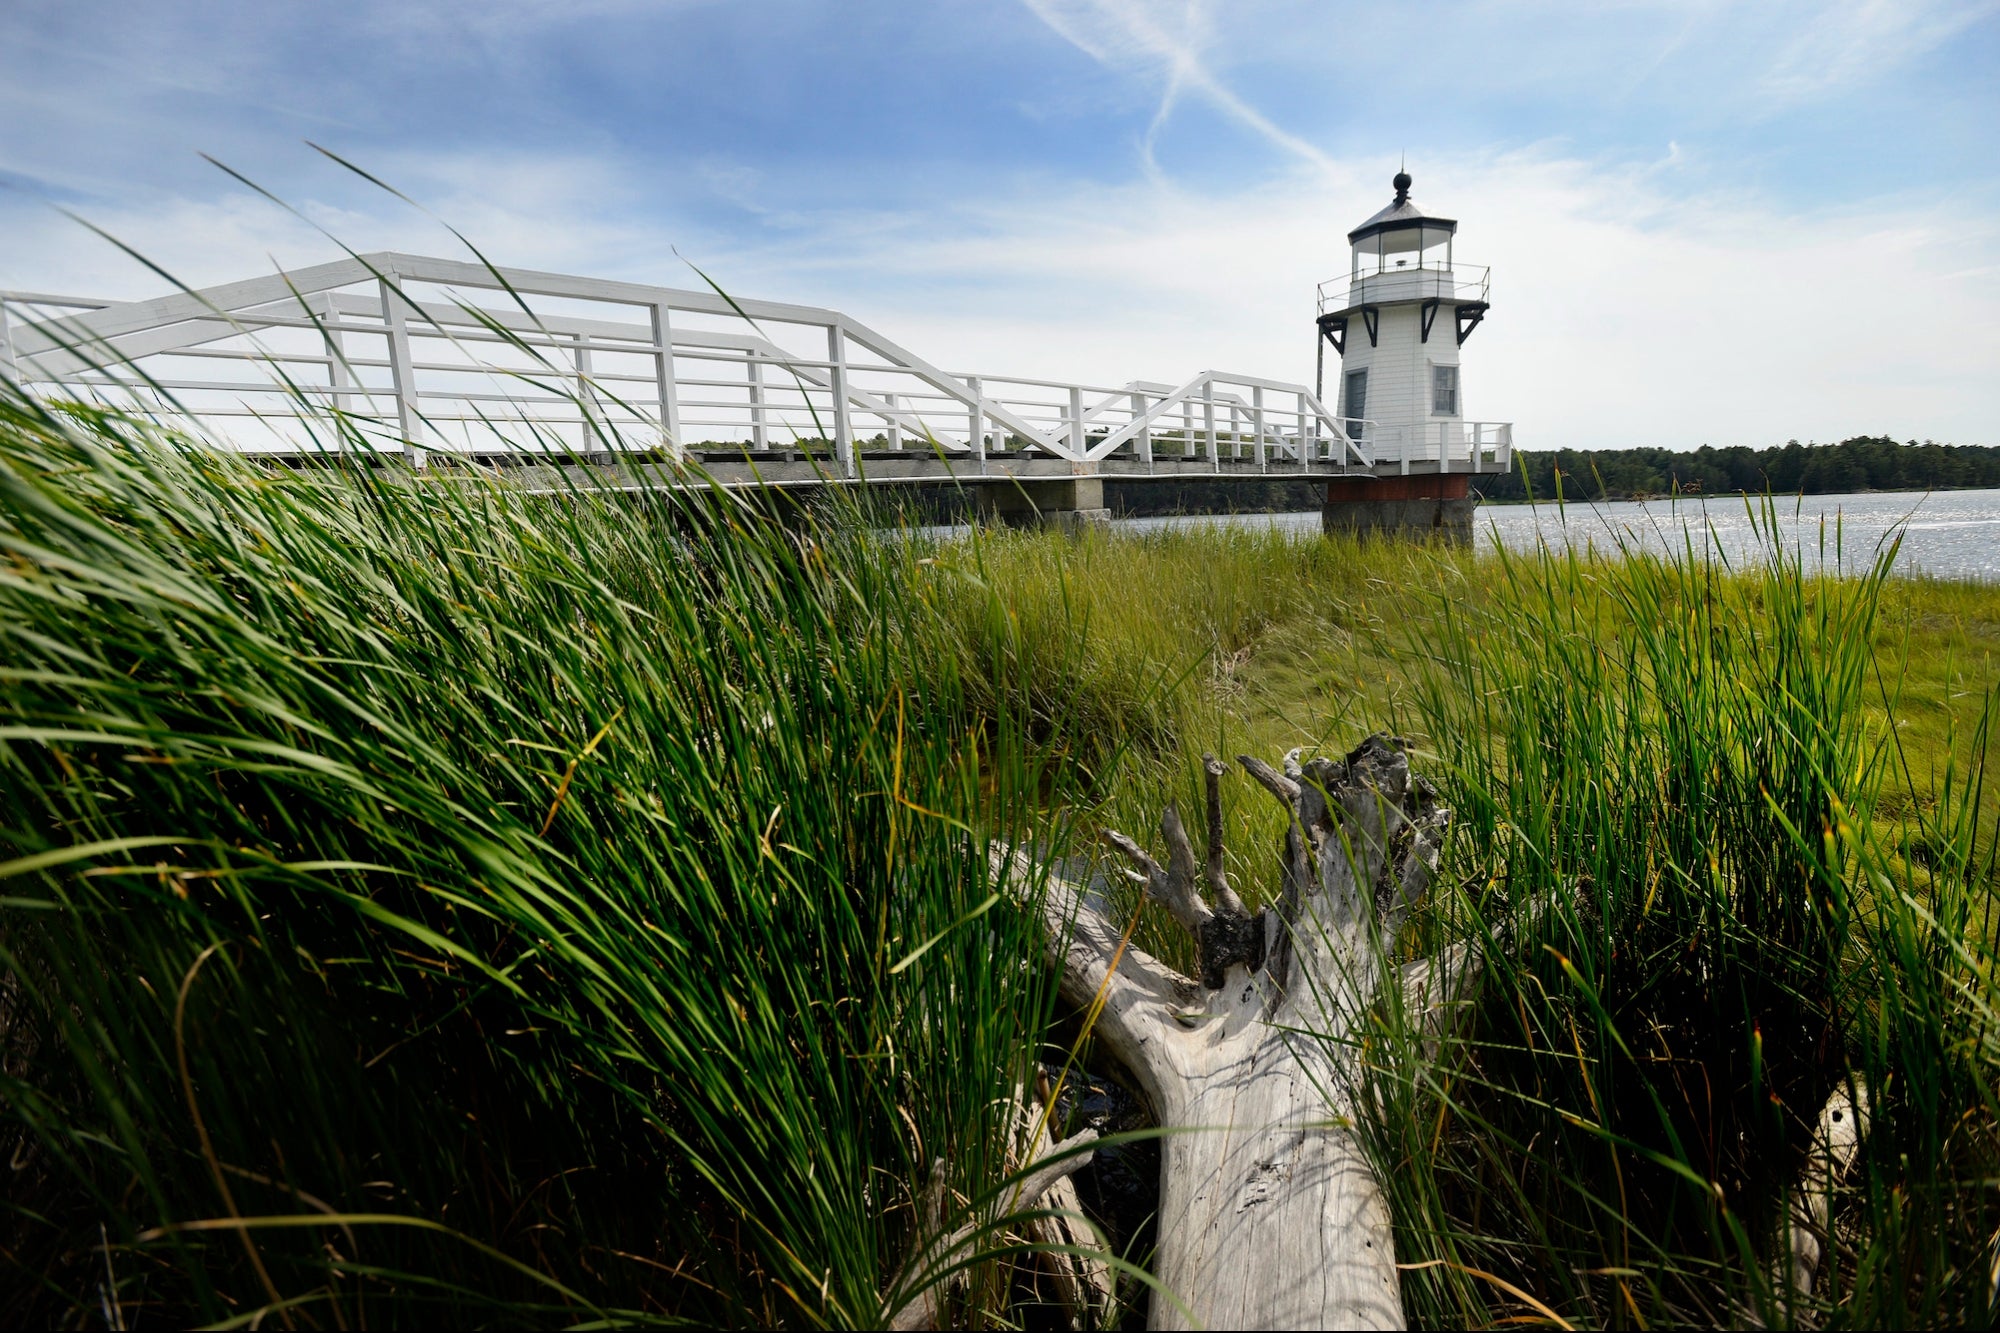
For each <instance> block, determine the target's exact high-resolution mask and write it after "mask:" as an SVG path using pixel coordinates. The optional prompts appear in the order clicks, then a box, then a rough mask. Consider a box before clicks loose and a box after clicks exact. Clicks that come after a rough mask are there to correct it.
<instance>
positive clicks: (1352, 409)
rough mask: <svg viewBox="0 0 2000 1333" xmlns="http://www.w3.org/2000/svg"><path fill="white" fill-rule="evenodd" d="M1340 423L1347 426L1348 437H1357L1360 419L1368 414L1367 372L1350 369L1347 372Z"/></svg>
mask: <svg viewBox="0 0 2000 1333" xmlns="http://www.w3.org/2000/svg"><path fill="white" fill-rule="evenodd" d="M1340 415H1341V417H1342V421H1341V425H1343V426H1345V427H1346V428H1347V433H1348V435H1349V437H1357V436H1358V435H1359V433H1360V431H1361V420H1362V418H1364V417H1366V416H1367V415H1368V372H1367V371H1365V370H1350V371H1348V372H1347V404H1346V406H1345V407H1344V408H1343V409H1342V410H1341V414H1340Z"/></svg>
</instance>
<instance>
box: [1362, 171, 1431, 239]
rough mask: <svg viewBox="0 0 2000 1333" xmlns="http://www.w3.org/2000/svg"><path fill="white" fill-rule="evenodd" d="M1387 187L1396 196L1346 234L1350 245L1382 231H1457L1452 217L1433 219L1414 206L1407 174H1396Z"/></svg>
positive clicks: (1415, 204)
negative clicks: (1418, 228)
mask: <svg viewBox="0 0 2000 1333" xmlns="http://www.w3.org/2000/svg"><path fill="white" fill-rule="evenodd" d="M1390 184H1392V185H1394V186H1395V187H1396V197H1395V198H1394V199H1393V200H1391V201H1390V203H1389V206H1388V207H1387V208H1385V209H1383V210H1382V211H1381V212H1379V213H1377V214H1376V215H1375V216H1374V217H1372V218H1369V219H1368V220H1367V221H1366V222H1364V223H1362V224H1361V225H1360V226H1358V227H1356V228H1355V229H1354V230H1353V231H1350V232H1348V233H1347V243H1348V244H1349V245H1359V244H1360V243H1361V242H1363V241H1365V240H1367V239H1368V238H1369V237H1370V236H1379V235H1381V234H1382V233H1383V232H1385V231H1405V230H1412V229H1415V228H1417V227H1422V228H1423V229H1424V230H1426V231H1433V230H1434V231H1441V232H1445V233H1447V234H1449V233H1452V232H1456V231H1457V230H1458V223H1457V222H1456V221H1454V220H1453V219H1451V218H1439V217H1432V216H1430V215H1429V214H1427V213H1425V212H1424V210H1423V209H1421V208H1419V207H1418V206H1417V202H1416V200H1414V199H1412V198H1410V173H1408V172H1407V171H1399V172H1397V173H1396V178H1395V180H1393V181H1391V182H1390Z"/></svg>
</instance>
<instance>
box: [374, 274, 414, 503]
mask: <svg viewBox="0 0 2000 1333" xmlns="http://www.w3.org/2000/svg"><path fill="white" fill-rule="evenodd" d="M394 277H395V275H394V273H391V274H390V275H389V276H387V277H384V278H382V279H381V280H380V286H381V289H382V326H383V328H384V329H386V330H387V331H388V337H389V378H390V381H391V383H392V385H393V386H394V388H395V391H396V429H397V430H398V431H399V432H400V433H401V435H402V437H403V458H404V459H405V460H406V461H407V462H408V463H409V465H410V466H411V467H416V468H420V467H422V466H424V449H423V428H424V418H423V412H422V409H420V408H419V407H418V406H417V373H416V370H415V369H414V368H413V367H412V366H411V364H410V326H409V324H408V323H407V322H406V320H405V318H404V315H403V300H404V297H403V294H402V293H401V292H399V291H397V290H396V284H395V282H394Z"/></svg>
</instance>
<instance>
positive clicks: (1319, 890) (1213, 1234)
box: [1044, 736, 1467, 1328]
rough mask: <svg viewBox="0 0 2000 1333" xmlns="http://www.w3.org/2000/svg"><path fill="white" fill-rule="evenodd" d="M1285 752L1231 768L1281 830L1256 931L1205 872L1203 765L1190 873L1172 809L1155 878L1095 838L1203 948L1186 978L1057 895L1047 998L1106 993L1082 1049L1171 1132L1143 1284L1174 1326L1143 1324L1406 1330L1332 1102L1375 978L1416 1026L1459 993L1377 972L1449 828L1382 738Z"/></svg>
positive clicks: (1380, 1209)
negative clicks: (1159, 1288) (1261, 791)
mask: <svg viewBox="0 0 2000 1333" xmlns="http://www.w3.org/2000/svg"><path fill="white" fill-rule="evenodd" d="M1296 756H1297V752H1294V754H1293V755H1291V756H1288V757H1287V759H1286V762H1285V765H1284V771H1282V772H1280V771H1278V770H1275V769H1273V768H1271V767H1270V766H1269V765H1268V764H1265V763H1263V762H1261V761H1259V760H1257V759H1254V758H1250V757H1247V756H1246V757H1244V758H1243V759H1242V760H1241V761H1240V762H1241V763H1242V765H1243V767H1244V769H1245V770H1246V771H1248V773H1249V774H1250V776H1251V777H1253V778H1254V779H1256V781H1257V782H1258V783H1259V784H1260V785H1262V786H1263V787H1264V788H1265V790H1267V791H1268V792H1270V793H1271V795H1272V796H1273V797H1275V798H1276V799H1277V800H1278V801H1279V802H1280V803H1281V804H1282V805H1283V806H1284V808H1285V810H1286V812H1287V815H1288V825H1289V827H1288V829H1287V831H1286V834H1285V840H1284V847H1283V861H1282V869H1283V879H1282V887H1281V893H1280V897H1279V901H1278V902H1277V903H1276V904H1275V905H1274V906H1272V907H1271V908H1269V909H1267V910H1265V911H1263V912H1260V913H1258V914H1257V915H1255V916H1251V915H1250V914H1249V913H1248V912H1247V911H1246V910H1245V908H1244V905H1243V903H1242V901H1241V899H1240V898H1239V897H1238V896H1237V894H1236V893H1235V892H1234V891H1233V890H1232V889H1231V888H1230V886H1229V883H1228V880H1227V876H1226V875H1225V873H1224V870H1223V859H1222V836H1221V834H1222V817H1221V801H1220V794H1219V793H1220V789H1219V783H1220V781H1221V779H1222V776H1223V774H1224V773H1225V772H1226V771H1227V770H1226V769H1225V767H1224V766H1223V765H1222V764H1220V763H1217V762H1216V761H1215V760H1214V759H1213V758H1207V759H1206V762H1207V767H1208V820H1207V826H1208V828H1207V831H1208V848H1207V857H1206V859H1205V863H1198V862H1197V859H1196V857H1195V853H1194V849H1193V847H1192V846H1191V845H1190V843H1189V840H1188V836H1187V832H1186V830H1185V829H1184V828H1183V827H1182V824H1181V821H1180V818H1179V815H1178V814H1177V813H1176V812H1175V811H1174V810H1172V809H1171V808H1170V809H1169V810H1168V811H1167V812H1166V816H1165V818H1164V819H1163V821H1162V834H1163V836H1164V838H1165V842H1166V847H1167V863H1166V864H1165V865H1164V866H1163V865H1161V864H1160V863H1159V862H1157V861H1155V860H1154V859H1153V858H1152V857H1151V856H1150V855H1149V854H1148V853H1147V852H1146V851H1145V850H1144V849H1143V848H1142V847H1140V846H1139V845H1138V844H1137V843H1135V842H1133V841H1132V840H1131V839H1130V838H1126V837H1124V836H1122V835H1119V834H1108V835H1107V837H1108V838H1109V840H1110V841H1111V842H1113V843H1114V844H1115V845H1116V846H1117V847H1118V848H1119V850H1120V851H1121V852H1123V853H1124V854H1125V856H1126V857H1128V858H1129V859H1130V860H1131V861H1132V862H1133V863H1134V864H1135V865H1136V866H1137V867H1138V869H1139V872H1140V875H1142V876H1143V878H1144V881H1145V885H1146V892H1147V894H1148V896H1149V897H1151V898H1153V899H1155V900H1156V901H1158V902H1159V903H1161V904H1162V905H1163V906H1165V907H1166V909H1167V910H1168V911H1169V912H1170V913H1171V914H1172V915H1173V916H1174V918H1175V919H1176V920H1177V921H1179V922H1180V924H1181V925H1182V926H1183V927H1185V928H1186V929H1187V930H1188V931H1189V932H1190V933H1191V934H1193V935H1194V937H1195V939H1196V940H1197V941H1198V942H1199V946H1200V960H1201V966H1200V969H1199V971H1200V974H1201V975H1200V976H1199V977H1198V978H1189V977H1184V976H1181V975H1179V974H1178V973H1177V972H1175V971H1174V970H1173V969H1171V968H1169V967H1168V966H1166V965H1165V964H1164V963H1162V962H1161V961H1160V960H1158V959H1156V958H1153V957H1151V956H1150V955H1148V954H1146V953H1144V952H1142V951H1140V950H1139V949H1136V948H1134V947H1132V946H1131V945H1130V943H1129V941H1128V940H1127V939H1126V938H1125V937H1124V936H1125V932H1124V930H1123V929H1122V923H1118V924H1114V923H1113V922H1111V921H1109V920H1107V919H1106V917H1105V915H1104V913H1103V912H1102V910H1101V904H1100V902H1099V901H1098V900H1095V899H1094V898H1093V897H1092V895H1090V894H1089V893H1088V892H1087V891H1086V890H1084V889H1083V888H1081V887H1079V886H1076V885H1073V884H1059V885H1058V886H1057V888H1056V891H1054V892H1052V893H1051V894H1050V895H1049V897H1048V898H1047V900H1046V905H1045V908H1044V910H1045V912H1046V913H1047V914H1048V918H1049V925H1050V937H1051V942H1052V946H1053V947H1054V948H1056V949H1057V950H1059V951H1060V954H1059V957H1057V958H1056V960H1055V961H1056V963H1057V965H1058V966H1059V968H1060V970H1061V985H1062V993H1063V996H1064V998H1065V999H1066V1000H1067V1001H1069V1002H1071V1003H1074V1004H1077V1005H1079V1006H1083V1005H1090V1004H1092V1003H1093V1002H1094V1001H1096V999H1097V998H1098V997H1099V996H1100V995H1101V996H1102V999H1103V1008H1102V1012H1101V1013H1100V1015H1099V1017H1098V1019H1097V1022H1096V1027H1095V1029H1094V1031H1095V1034H1096V1036H1097V1039H1098V1040H1099V1041H1101V1042H1102V1043H1104V1045H1105V1046H1106V1047H1107V1048H1108V1049H1109V1051H1110V1052H1111V1053H1112V1054H1113V1055H1114V1056H1115V1057H1116V1058H1117V1059H1119V1060H1120V1061H1122V1062H1123V1063H1124V1064H1125V1065H1126V1066H1127V1067H1128V1068H1129V1069H1130V1070H1131V1071H1132V1074H1133V1075H1134V1076H1135V1077H1136V1078H1137V1080H1138V1081H1139V1083H1140V1085H1141V1086H1142V1087H1143V1089H1144V1090H1145V1092H1146V1093H1147V1095H1148V1096H1149V1097H1150V1098H1151V1099H1152V1102H1153V1106H1154V1109H1155V1110H1156V1111H1157V1113H1158V1116H1159V1123H1160V1125H1161V1126H1162V1127H1163V1128H1165V1129H1167V1130H1168V1131H1169V1133H1168V1134H1167V1136H1166V1138H1165V1141H1164V1145H1163V1146H1164V1152H1163V1154H1162V1168H1161V1181H1160V1219H1159V1248H1158V1253H1157V1260H1156V1265H1155V1273H1156V1275H1157V1277H1158V1278H1159V1280H1160V1282H1161V1283H1162V1284H1163V1285H1164V1286H1165V1287H1166V1288H1167V1289H1168V1290H1169V1291H1172V1292H1173V1293H1175V1294H1176V1295H1177V1296H1178V1297H1179V1298H1180V1300H1181V1301H1183V1302H1185V1303H1186V1310H1185V1311H1184V1310H1183V1309H1182V1308H1181V1307H1180V1306H1178V1305H1176V1304H1175V1303H1174V1302H1172V1301H1169V1300H1166V1299H1163V1298H1161V1297H1160V1296H1157V1295H1156V1296H1155V1297H1154V1298H1153V1305H1152V1310H1151V1323H1152V1326H1153V1327H1156V1328H1174V1327H1184V1326H1186V1325H1187V1323H1188V1315H1190V1314H1191V1315H1192V1316H1193V1322H1194V1323H1195V1324H1197V1325H1200V1326H1204V1327H1209V1328H1399V1327H1401V1326H1402V1324H1403V1308H1402V1300H1401V1295H1400V1292H1399V1290H1398V1285H1397V1274H1396V1263H1395V1252H1394V1249H1393V1246H1392V1243H1391V1235H1390V1218H1389V1213H1388V1209H1387V1205H1386V1204H1385V1202H1384V1200H1383V1198H1382V1192H1381V1189H1380V1187H1379V1184H1378V1183H1377V1181H1376V1179H1375V1175H1374V1172H1373V1170H1372V1169H1371V1168H1370V1166H1369V1163H1368V1160H1367V1157H1366V1155H1365V1154H1364V1152H1363V1150H1362V1145H1361V1142H1360V1140H1359V1139H1358V1137H1357V1136H1356V1134H1355V1132H1354V1130H1353V1129H1352V1128H1351V1123H1352V1121H1351V1111H1350V1107H1349V1105H1348V1098H1349V1096H1350V1089H1351V1088H1352V1086H1353V1085H1354V1083H1355V1079H1354V1078H1353V1077H1352V1073H1353V1062H1354V1061H1355V1060H1356V1059H1358V1054H1357V1050H1356V1047H1357V1046H1358V1042H1359V1030H1360V1025H1361V1023H1362V1021H1363V1016H1364V1014H1365V1012H1366V1011H1367V1009H1368V1007H1369V1005H1370V1004H1371V1002H1372V1001H1373V999H1374V997H1375V994H1376V991H1377V989H1378V987H1379V986H1380V985H1381V983H1382V981H1383V979H1384V978H1385V977H1386V978H1390V979H1391V984H1396V982H1397V981H1398V980H1400V982H1401V984H1402V985H1403V986H1404V988H1405V992H1406V995H1407V996H1408V998H1409V999H1410V1001H1411V1002H1412V1003H1413V1004H1414V1005H1416V1006H1418V1007H1420V1009H1421V1010H1423V1011H1425V1012H1427V1013H1431V1014H1436V1015H1442V1014H1443V1013H1444V1012H1445V1011H1447V1010H1448V1009H1449V1008H1450V1007H1451V1006H1452V1005H1453V1003H1454V1002H1455V1001H1456V1000H1457V998H1458V994H1459V992H1460V987H1461V982H1460V980H1459V979H1460V977H1462V976H1463V975H1464V973H1465V972H1466V970H1467V969H1466V967H1465V963H1466V960H1465V959H1464V958H1463V957H1460V956H1453V957H1450V958H1447V959H1440V960H1437V961H1436V962H1435V963H1433V964H1432V965H1429V966H1424V967H1417V968H1413V969H1407V970H1406V971H1405V972H1404V973H1403V974H1402V975H1401V976H1400V977H1399V976H1398V974H1397V973H1396V972H1395V971H1394V970H1393V969H1391V968H1389V967H1388V966H1387V963H1386V960H1387V958H1388V957H1389V955H1390V951H1391V950H1392V949H1393V946H1394V943H1395V939H1396V935H1397V931H1398V930H1399V928H1400V926H1401V925H1402V923H1403V921H1404V919H1405V917H1406V916H1407V914H1408V912H1409V910H1410V908H1411V906H1412V905H1413V904H1414V903H1415V901H1416V899H1417V898H1418V897H1419V896H1420V895H1421V894H1422V893H1423V891H1424V889H1425V887H1426V886H1427V885H1428V883H1429V881H1430V875H1431V871H1432V869H1433V868H1434V867H1435V865H1436V861H1437V851H1438V844H1439V840H1440V836H1441V833H1442V830H1443V828H1444V825H1445V823H1446V822H1447V820H1448V819H1449V818H1450V812H1449V811H1448V810H1446V809H1445V808H1444V807H1443V806H1441V805H1440V804H1439V803H1438V802H1437V799H1436V793H1435V791H1434V790H1433V789H1432V788H1431V786H1430V785H1429V784H1428V783H1426V782H1424V781H1423V780H1422V779H1420V778H1413V777H1412V776H1411V774H1410V771H1409V765H1408V762H1407V760H1406V759H1405V757H1404V755H1403V753H1402V750H1401V748H1400V746H1399V744H1397V743H1396V742H1393V741H1390V740H1388V739H1386V738H1384V737H1381V736H1372V737H1370V738H1369V739H1368V740H1366V741H1364V742H1363V743H1362V744H1361V746H1360V747H1359V748H1358V749H1356V750H1355V751H1354V752H1353V753H1352V754H1350V755H1348V756H1347V758H1346V760H1345V761H1340V762H1336V761H1330V760H1325V759H1315V760H1312V761H1310V762H1308V763H1306V764H1304V765H1300V764H1299V763H1298V761H1297V757H1296ZM1138 877H1139V876H1137V875H1135V878H1138ZM1204 884H1205V885H1206V888H1207V890H1208V892H1207V895H1206V897H1204V894H1203V892H1202V886H1203V885H1204Z"/></svg>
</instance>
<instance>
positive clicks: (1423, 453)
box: [1357, 421, 1514, 472]
mask: <svg viewBox="0 0 2000 1333" xmlns="http://www.w3.org/2000/svg"><path fill="white" fill-rule="evenodd" d="M1357 434H1358V435H1359V436H1360V439H1361V442H1362V444H1363V445H1364V446H1367V447H1368V450H1369V453H1370V456H1371V457H1372V458H1373V460H1374V463H1375V466H1376V468H1377V469H1378V470H1381V469H1383V468H1386V467H1397V468H1398V470H1399V471H1402V472H1408V471H1409V470H1410V465H1411V464H1412V463H1427V464H1434V465H1435V466H1436V468H1437V470H1438V471H1441V472H1505V471H1506V470H1507V469H1508V468H1509V467H1510V466H1512V461H1513V456H1514V423H1513V422H1511V421H1426V422H1422V423H1420V424H1418V425H1414V426H1379V425H1376V424H1375V423H1373V422H1369V423H1367V425H1366V427H1365V429H1362V430H1360V431H1358V432H1357ZM1425 470H1426V471H1428V470H1429V469H1428V468H1426V469H1425Z"/></svg>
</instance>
